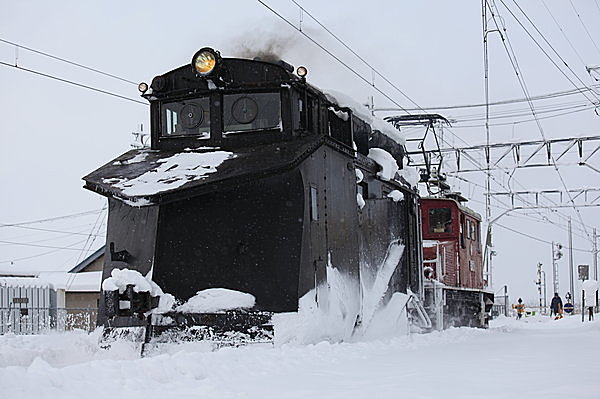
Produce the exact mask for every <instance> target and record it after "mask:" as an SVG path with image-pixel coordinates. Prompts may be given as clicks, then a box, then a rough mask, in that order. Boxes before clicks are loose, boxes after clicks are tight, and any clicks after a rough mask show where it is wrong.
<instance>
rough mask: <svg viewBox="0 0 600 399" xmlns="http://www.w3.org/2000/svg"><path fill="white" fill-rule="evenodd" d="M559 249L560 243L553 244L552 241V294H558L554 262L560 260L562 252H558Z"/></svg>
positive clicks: (556, 269)
mask: <svg viewBox="0 0 600 399" xmlns="http://www.w3.org/2000/svg"><path fill="white" fill-rule="evenodd" d="M561 249H562V245H561V244H560V243H555V242H554V241H552V288H553V289H554V292H559V291H558V264H557V263H556V261H558V260H559V259H560V258H562V252H561V251H560V250H561Z"/></svg>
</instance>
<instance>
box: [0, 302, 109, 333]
mask: <svg viewBox="0 0 600 399" xmlns="http://www.w3.org/2000/svg"><path fill="white" fill-rule="evenodd" d="M97 316H98V310H97V309H90V308H58V309H57V308H32V307H29V308H25V307H21V308H14V307H11V308H0V335H2V334H7V333H12V334H41V333H44V332H47V331H49V330H58V331H65V330H74V329H81V330H86V331H92V330H93V329H94V328H96V319H97Z"/></svg>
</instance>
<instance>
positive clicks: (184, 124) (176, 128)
mask: <svg viewBox="0 0 600 399" xmlns="http://www.w3.org/2000/svg"><path fill="white" fill-rule="evenodd" d="M209 110H210V105H209V102H208V98H200V99H194V100H189V101H178V102H172V103H166V104H163V106H162V114H161V122H162V128H161V135H162V136H167V137H169V136H183V135H193V136H199V137H198V138H201V139H208V138H210V111H209Z"/></svg>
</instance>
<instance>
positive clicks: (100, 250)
mask: <svg viewBox="0 0 600 399" xmlns="http://www.w3.org/2000/svg"><path fill="white" fill-rule="evenodd" d="M105 246H106V245H103V246H101V247H100V248H98V249H97V250H96V252H94V253H93V254H91V255H90V256H88V257H87V258H85V259H84V260H83V261H81V263H79V264H78V265H77V266H75V267H74V268H72V269H71V270H69V271H68V273H79V272H80V271H82V270H84V269H85V268H86V267H88V266H89V265H90V264H92V263H93V262H94V261H95V260H97V259H98V258H100V257H101V256H102V255H104V247H105Z"/></svg>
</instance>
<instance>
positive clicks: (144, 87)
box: [138, 82, 148, 94]
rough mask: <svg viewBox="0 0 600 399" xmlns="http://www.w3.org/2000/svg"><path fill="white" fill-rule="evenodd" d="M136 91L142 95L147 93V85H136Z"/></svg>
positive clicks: (144, 83)
mask: <svg viewBox="0 0 600 399" xmlns="http://www.w3.org/2000/svg"><path fill="white" fill-rule="evenodd" d="M138 90H139V91H140V93H142V94H144V93H145V92H147V91H148V84H147V83H146V82H142V83H140V84H139V85H138Z"/></svg>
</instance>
